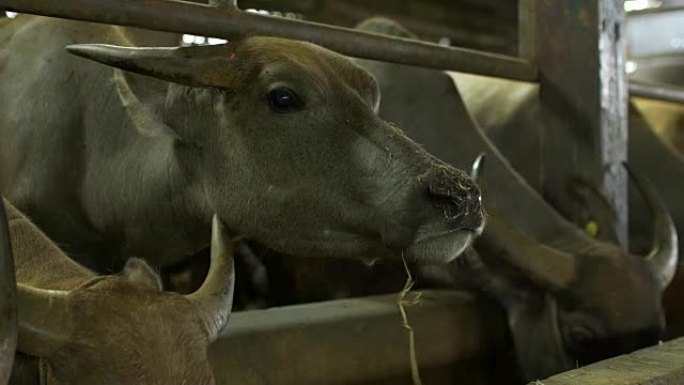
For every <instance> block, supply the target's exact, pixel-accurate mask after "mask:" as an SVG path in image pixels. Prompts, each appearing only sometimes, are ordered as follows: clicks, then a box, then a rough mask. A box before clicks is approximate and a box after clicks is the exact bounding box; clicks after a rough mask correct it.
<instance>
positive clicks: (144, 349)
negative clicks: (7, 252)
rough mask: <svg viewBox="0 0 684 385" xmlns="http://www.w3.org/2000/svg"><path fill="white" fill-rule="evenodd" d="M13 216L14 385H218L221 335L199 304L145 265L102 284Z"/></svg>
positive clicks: (134, 262)
mask: <svg viewBox="0 0 684 385" xmlns="http://www.w3.org/2000/svg"><path fill="white" fill-rule="evenodd" d="M6 207H7V210H8V214H9V215H8V217H9V221H10V234H11V237H10V239H11V242H12V249H13V254H14V259H15V263H16V274H17V281H18V283H19V284H20V285H19V296H18V299H19V301H18V302H19V303H18V305H19V324H20V329H19V343H18V348H17V350H18V356H17V360H16V364H15V368H14V371H13V374H12V378H11V380H10V384H13V385H27V384H34V383H35V384H37V383H38V381H39V378H42V381H45V382H41V383H44V384H47V385H67V384H85V385H88V384H98V385H100V384H112V385H114V384H117V385H119V384H179V385H180V384H189V383H192V384H203V385H210V384H214V379H213V375H212V372H211V369H210V367H209V363H208V361H207V347H208V346H209V343H210V342H211V341H212V340H213V339H214V338H215V337H216V333H215V332H214V331H213V330H212V329H211V328H208V327H207V326H208V325H209V324H208V323H207V322H206V320H205V319H204V318H203V317H202V314H203V313H202V309H201V308H199V307H197V306H196V303H195V302H193V300H192V299H189V298H188V297H184V296H182V295H180V294H176V293H167V292H163V291H162V290H161V285H160V281H159V277H158V276H157V274H156V273H155V272H154V271H153V270H152V269H151V268H150V267H149V266H148V265H147V264H146V263H145V262H144V261H142V260H139V259H130V260H129V261H128V263H127V264H126V267H125V268H124V270H123V272H122V274H120V275H116V276H96V275H94V274H93V273H92V272H90V271H89V270H87V269H85V268H83V267H82V266H80V265H78V264H76V263H74V262H73V261H72V260H70V259H69V258H68V257H67V256H66V255H65V254H64V253H63V252H62V251H61V250H60V249H58V248H57V246H56V245H55V244H54V243H52V242H51V241H50V240H49V239H48V238H47V237H46V236H44V235H43V234H42V233H41V232H40V230H38V228H37V227H35V225H33V223H31V222H30V221H29V220H28V219H27V218H26V217H24V216H23V215H22V214H20V213H19V212H18V211H17V210H16V209H15V208H14V207H12V206H11V205H9V204H6ZM224 257H226V258H228V257H229V256H224ZM225 278H228V279H231V280H232V279H233V278H232V276H231V277H225ZM42 289H49V291H48V290H42ZM54 293H66V295H64V296H55V294H54ZM230 295H231V297H232V292H230ZM228 305H229V304H228ZM38 358H40V359H41V360H42V363H43V365H42V367H41V370H40V371H39V370H38V368H39V365H38Z"/></svg>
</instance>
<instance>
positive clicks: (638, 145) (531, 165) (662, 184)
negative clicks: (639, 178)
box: [450, 73, 684, 337]
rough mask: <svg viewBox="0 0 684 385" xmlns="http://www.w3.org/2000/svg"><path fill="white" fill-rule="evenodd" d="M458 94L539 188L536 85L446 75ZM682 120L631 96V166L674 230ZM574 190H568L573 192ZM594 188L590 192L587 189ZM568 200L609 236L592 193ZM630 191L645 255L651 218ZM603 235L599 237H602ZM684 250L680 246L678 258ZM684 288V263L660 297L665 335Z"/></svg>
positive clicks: (666, 106) (681, 221)
mask: <svg viewBox="0 0 684 385" xmlns="http://www.w3.org/2000/svg"><path fill="white" fill-rule="evenodd" d="M450 75H451V77H452V78H453V79H454V81H455V82H456V83H457V84H458V87H459V89H460V90H462V94H463V99H464V101H465V103H466V105H467V107H468V110H469V111H470V113H471V114H472V115H473V118H474V119H475V120H476V121H477V122H478V123H479V124H481V126H482V127H483V130H485V131H486V133H487V135H488V137H489V138H491V139H492V141H493V142H494V143H495V144H496V146H497V147H498V148H499V149H500V150H501V152H502V153H503V154H504V155H505V156H506V158H507V159H508V160H509V161H510V162H511V164H512V165H513V167H515V168H516V170H517V171H519V172H520V173H521V174H523V175H524V177H525V179H526V180H528V181H530V182H531V184H532V185H533V186H535V188H537V189H540V188H541V187H542V186H541V179H540V176H541V174H542V172H541V167H542V159H541V148H542V146H543V137H544V135H543V133H542V130H543V127H542V126H541V125H540V124H539V122H540V111H539V104H538V101H539V99H538V93H539V90H538V87H537V86H535V85H531V84H526V83H519V82H513V81H507V80H501V79H492V78H486V77H481V76H474V75H467V74H460V73H450ZM682 122H684V110H683V109H682V107H681V106H676V105H673V104H672V103H665V102H659V101H653V100H646V99H639V98H631V100H630V105H629V142H628V158H629V162H630V164H631V165H633V167H634V168H636V169H638V170H641V171H642V172H644V173H645V174H647V175H648V176H649V180H650V181H651V182H652V183H653V185H654V187H655V188H656V190H657V191H658V193H659V195H660V196H662V197H663V199H664V201H665V204H666V206H667V208H668V211H669V212H670V213H671V214H672V216H673V219H674V223H675V226H676V227H677V228H678V229H679V230H682V229H684V200H682V199H681V197H682V191H684V183H682V182H681V181H683V180H684V158H683V156H682V154H681V153H680V152H678V151H677V150H676V148H677V147H678V144H677V142H678V135H680V134H679V133H678V128H681V127H680V126H681V124H682ZM521 137H522V138H525V148H524V149H521V148H520V147H519V146H517V145H516V144H517V143H518V140H517V138H521ZM577 187H578V186H573V185H571V186H568V188H569V189H573V190H576V188H577ZM592 190H595V189H592ZM576 192H577V193H575V194H569V195H568V196H569V197H573V198H575V199H577V206H580V207H585V208H586V210H584V212H583V213H582V215H581V217H576V218H575V220H576V221H578V222H579V221H585V222H586V221H589V220H593V221H596V222H598V223H599V224H600V225H599V229H600V231H599V234H598V235H599V236H603V237H604V238H608V239H610V238H613V237H614V235H613V234H611V233H607V234H606V232H605V231H604V230H605V229H610V228H611V226H612V220H613V219H614V216H613V215H611V212H610V208H609V207H607V206H606V205H605V204H604V203H602V198H601V197H600V196H598V195H597V194H595V193H589V194H586V193H582V191H581V190H577V191H576ZM634 192H635V191H633V190H630V202H629V203H630V204H629V206H630V218H629V221H630V224H629V226H630V248H631V249H632V250H634V251H635V252H639V253H641V252H645V251H646V250H647V249H648V248H650V245H651V242H652V239H653V235H652V231H651V221H652V220H651V217H650V215H649V210H648V208H647V207H646V205H645V204H644V202H643V201H642V200H641V199H640V198H639V196H638V194H635V193H634ZM601 231H603V233H601ZM682 252H684V249H683V248H682V245H681V244H680V247H679V254H680V255H681V254H682ZM683 290H684V265H682V264H681V262H680V265H679V266H678V273H677V274H676V275H675V278H674V281H673V283H672V285H671V287H670V289H668V290H667V292H666V293H665V307H666V313H667V324H668V332H667V336H668V337H675V336H680V335H684V309H682V307H681V305H680V302H681V301H680V297H681V293H682V291H683Z"/></svg>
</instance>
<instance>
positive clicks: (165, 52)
mask: <svg viewBox="0 0 684 385" xmlns="http://www.w3.org/2000/svg"><path fill="white" fill-rule="evenodd" d="M66 50H67V51H68V52H69V53H72V54H74V55H76V56H81V57H84V58H86V59H90V60H93V61H96V62H99V63H102V64H106V65H108V66H111V67H115V68H119V69H122V70H125V71H130V72H135V73H138V74H141V75H147V76H153V77H155V78H158V79H162V80H166V81H170V82H174V83H178V84H182V85H186V86H195V87H212V86H220V85H225V83H226V81H225V79H222V78H225V75H226V73H223V72H222V73H217V71H216V70H215V68H217V66H216V65H214V66H212V68H214V70H211V69H207V70H204V69H203V68H202V67H203V65H204V64H211V63H214V64H216V63H215V61H216V60H217V59H218V60H223V62H222V63H220V64H221V65H220V66H218V67H220V68H226V69H230V63H231V62H232V61H231V60H230V59H229V58H230V57H231V52H232V47H228V45H225V44H224V45H212V46H197V47H140V48H138V47H119V46H114V45H107V44H76V45H69V46H67V47H66ZM229 72H230V71H228V73H229ZM222 80H223V81H222Z"/></svg>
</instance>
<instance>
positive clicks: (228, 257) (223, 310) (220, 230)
mask: <svg viewBox="0 0 684 385" xmlns="http://www.w3.org/2000/svg"><path fill="white" fill-rule="evenodd" d="M225 238H226V230H225V228H224V225H223V223H222V222H221V220H220V219H219V218H218V216H216V215H214V218H213V220H212V230H211V265H210V266H209V273H207V278H206V279H205V280H204V283H203V284H202V286H201V287H200V288H199V289H197V291H196V292H194V293H192V294H189V295H187V296H186V298H188V299H189V300H190V301H192V302H193V303H195V305H197V306H198V307H199V308H200V309H201V310H202V314H203V318H204V321H205V322H206V324H207V329H208V331H209V337H210V339H211V340H213V339H214V338H216V336H218V334H219V333H220V332H221V330H222V329H223V328H224V327H225V326H226V325H227V324H228V319H229V318H230V312H231V310H232V307H233V287H234V285H235V269H234V268H233V244H232V242H230V241H226V239H225Z"/></svg>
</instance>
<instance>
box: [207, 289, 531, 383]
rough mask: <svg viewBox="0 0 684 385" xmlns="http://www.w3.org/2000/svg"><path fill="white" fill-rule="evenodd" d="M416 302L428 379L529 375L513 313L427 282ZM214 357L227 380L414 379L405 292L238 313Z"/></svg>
mask: <svg viewBox="0 0 684 385" xmlns="http://www.w3.org/2000/svg"><path fill="white" fill-rule="evenodd" d="M406 310H407V313H408V319H409V323H410V324H411V326H412V327H413V329H414V331H415V337H416V353H417V361H418V364H419V366H420V374H421V377H422V379H423V381H424V383H426V384H453V383H454V382H455V381H456V383H464V384H465V383H467V384H501V383H521V381H520V380H517V381H516V380H515V376H516V374H515V373H516V369H515V366H516V363H515V360H514V359H513V358H512V354H513V353H512V349H511V345H510V339H509V336H508V326H507V322H506V318H505V314H504V313H503V312H502V311H501V310H499V308H498V307H497V306H495V305H494V304H492V303H489V302H486V301H484V300H481V299H478V298H476V297H474V296H473V295H472V294H469V293H466V292H457V291H426V292H424V293H423V296H422V299H421V302H420V304H419V305H416V306H411V307H407V308H406ZM210 361H211V362H212V365H213V367H214V373H215V375H216V381H217V384H246V385H257V384H279V385H289V384H297V385H308V384H310V385H314V384H315V385H320V384H393V385H394V384H411V383H412V382H411V369H410V360H409V347H408V337H407V333H406V330H405V329H404V328H403V327H402V320H401V316H400V314H399V309H398V306H397V296H396V295H384V296H373V297H366V298H357V299H344V300H338V301H329V302H322V303H317V304H307V305H298V306H288V307H282V308H274V309H269V310H256V311H246V312H241V313H236V314H234V315H233V317H232V318H231V320H230V324H229V326H228V327H227V329H226V330H225V331H224V333H223V334H222V336H221V337H220V338H219V339H218V340H217V341H216V342H215V343H214V344H213V345H212V346H211V348H210ZM512 381H513V382H512Z"/></svg>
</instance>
